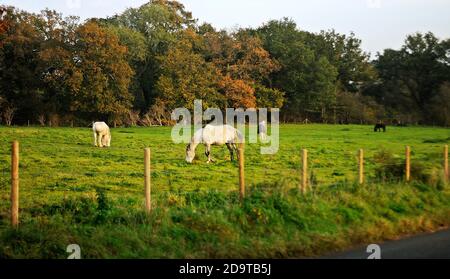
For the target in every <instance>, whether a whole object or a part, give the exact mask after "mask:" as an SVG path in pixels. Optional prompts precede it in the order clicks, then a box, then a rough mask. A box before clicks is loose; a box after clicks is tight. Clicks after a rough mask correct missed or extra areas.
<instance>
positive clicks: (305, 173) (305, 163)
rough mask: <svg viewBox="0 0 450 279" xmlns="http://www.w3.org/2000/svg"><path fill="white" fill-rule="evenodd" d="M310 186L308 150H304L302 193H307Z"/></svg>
mask: <svg viewBox="0 0 450 279" xmlns="http://www.w3.org/2000/svg"><path fill="white" fill-rule="evenodd" d="M307 187H308V150H307V149H303V150H302V185H301V190H302V193H303V194H305V193H306V191H307Z"/></svg>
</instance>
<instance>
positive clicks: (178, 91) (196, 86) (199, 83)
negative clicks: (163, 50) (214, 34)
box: [156, 31, 224, 110]
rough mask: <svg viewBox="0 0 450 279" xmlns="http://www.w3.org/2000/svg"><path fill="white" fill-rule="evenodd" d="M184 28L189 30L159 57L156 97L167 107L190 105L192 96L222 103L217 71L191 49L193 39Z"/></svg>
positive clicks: (208, 103)
mask: <svg viewBox="0 0 450 279" xmlns="http://www.w3.org/2000/svg"><path fill="white" fill-rule="evenodd" d="M186 32H189V33H190V34H189V35H187V36H184V39H181V40H180V41H178V42H177V43H176V44H175V45H173V47H171V48H170V50H169V51H168V52H167V54H166V55H161V56H159V57H158V62H159V63H160V68H161V75H160V76H159V79H158V81H157V83H156V92H157V98H158V99H159V100H160V101H163V102H164V103H165V105H166V107H167V109H169V110H173V109H175V108H179V107H186V108H189V109H192V108H193V105H194V100H195V99H201V100H203V104H204V105H205V106H206V107H221V104H223V102H224V99H223V98H222V96H221V95H220V94H219V93H218V91H217V88H218V82H219V80H220V76H221V75H220V72H219V71H218V70H217V68H216V67H215V66H214V65H213V64H212V63H211V62H206V61H205V60H204V59H203V57H202V56H201V55H200V54H197V53H195V52H194V50H193V43H192V41H191V40H190V39H188V38H189V37H190V36H191V35H193V33H192V32H191V31H186ZM194 37H195V35H194Z"/></svg>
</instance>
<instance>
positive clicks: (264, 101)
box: [255, 84, 285, 108]
mask: <svg viewBox="0 0 450 279" xmlns="http://www.w3.org/2000/svg"><path fill="white" fill-rule="evenodd" d="M255 97H256V106H257V107H258V108H282V107H283V105H284V102H285V99H284V93H283V92H281V91H280V90H278V89H272V88H267V87H265V86H263V85H259V84H257V85H256V86H255Z"/></svg>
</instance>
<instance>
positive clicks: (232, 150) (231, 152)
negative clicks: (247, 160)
mask: <svg viewBox="0 0 450 279" xmlns="http://www.w3.org/2000/svg"><path fill="white" fill-rule="evenodd" d="M227 147H228V150H229V151H230V156H231V161H232V162H233V161H234V149H233V146H232V144H231V143H227Z"/></svg>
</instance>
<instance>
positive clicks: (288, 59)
mask: <svg viewBox="0 0 450 279" xmlns="http://www.w3.org/2000/svg"><path fill="white" fill-rule="evenodd" d="M255 32H256V34H257V35H258V36H259V37H260V38H261V40H262V41H263V44H264V48H265V49H267V50H268V51H269V53H270V54H271V56H272V57H274V58H275V59H276V60H277V61H278V62H279V63H280V64H281V70H280V71H278V72H274V73H272V74H271V84H272V85H273V86H274V87H275V88H277V89H279V90H281V91H283V92H285V93H286V98H287V100H286V102H285V106H284V111H285V116H286V117H288V118H290V119H291V120H295V119H296V118H299V117H309V118H311V117H317V118H322V120H324V119H323V118H324V114H325V113H326V110H327V108H328V107H329V106H330V105H332V103H333V100H334V99H335V91H336V90H335V83H336V79H337V74H338V73H337V70H336V68H335V67H334V66H333V65H331V63H330V62H329V61H328V59H327V58H326V57H324V56H320V55H318V54H316V52H315V50H314V49H311V48H310V47H309V46H308V43H307V40H308V37H309V35H308V33H306V32H302V31H299V30H297V25H296V24H295V22H293V21H291V20H289V19H284V20H281V21H270V22H269V23H267V24H265V25H264V26H262V27H260V28H258V29H257V30H256V31H255Z"/></svg>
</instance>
